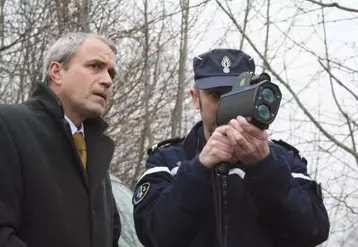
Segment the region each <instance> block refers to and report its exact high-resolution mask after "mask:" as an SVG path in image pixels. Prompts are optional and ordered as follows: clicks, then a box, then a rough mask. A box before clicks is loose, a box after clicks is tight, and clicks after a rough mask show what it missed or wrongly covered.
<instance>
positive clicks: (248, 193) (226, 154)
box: [133, 49, 329, 247]
mask: <svg viewBox="0 0 358 247" xmlns="http://www.w3.org/2000/svg"><path fill="white" fill-rule="evenodd" d="M254 70H255V64H254V61H253V59H252V58H251V57H250V56H248V55H247V54H245V53H244V52H242V51H239V50H231V49H217V50H213V51H210V52H207V53H205V54H202V55H199V56H197V57H195V58H194V73H195V87H194V88H192V89H191V90H190V93H191V96H192V99H193V103H194V106H195V108H196V109H198V110H200V114H201V118H202V121H200V122H198V123H197V124H196V125H195V126H194V127H193V128H192V130H191V131H190V133H189V134H188V135H187V136H186V137H185V138H183V139H180V138H179V139H172V140H167V141H164V142H161V143H159V145H155V146H154V147H153V148H152V149H151V150H149V157H148V160H147V162H146V171H145V172H144V174H143V175H142V176H141V178H140V179H139V181H138V183H137V185H136V190H135V193H134V195H133V204H134V220H135V227H136V231H137V234H138V237H139V239H140V241H141V242H142V243H143V244H144V245H145V246H146V247H169V246H170V247H181V246H185V247H213V246H220V247H313V246H316V245H319V244H320V243H322V242H324V241H325V240H326V239H327V237H328V232H329V220H328V216H327V212H326V209H325V206H324V204H323V200H322V196H321V189H320V185H319V184H317V183H316V182H315V181H314V180H313V179H312V178H311V177H310V176H309V174H308V173H307V168H306V160H305V159H304V158H302V157H301V156H300V155H299V152H298V151H297V149H295V148H294V147H292V146H290V145H289V144H287V143H285V142H283V141H277V142H276V143H274V142H270V141H269V140H268V136H267V133H266V132H265V131H264V130H261V129H259V128H257V127H255V126H254V125H253V124H251V123H250V122H249V121H247V119H245V118H243V117H242V116H238V117H237V118H234V119H232V120H231V121H230V123H228V124H227V125H222V126H219V127H217V126H216V121H215V120H216V119H215V117H216V111H217V105H218V100H219V98H220V95H221V94H222V93H224V92H228V91H230V90H231V87H232V86H234V85H235V84H236V83H237V76H238V75H239V74H240V73H241V72H252V73H253V72H254ZM221 163H230V167H229V172H228V175H227V180H225V179H224V178H225V177H223V179H222V181H220V183H221V182H222V184H221V185H222V186H223V187H222V189H221V188H220V190H216V189H213V187H214V188H215V186H216V185H217V183H216V181H217V180H216V179H213V178H215V174H216V171H215V169H214V168H215V167H216V166H217V165H218V164H221ZM220 191H221V193H222V195H220V194H219V192H220ZM214 192H216V194H215V193H214Z"/></svg>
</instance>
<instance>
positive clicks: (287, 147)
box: [271, 139, 307, 165]
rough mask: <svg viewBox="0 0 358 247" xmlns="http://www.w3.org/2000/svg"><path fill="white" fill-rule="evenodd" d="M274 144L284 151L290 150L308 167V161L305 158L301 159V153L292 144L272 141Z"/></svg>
mask: <svg viewBox="0 0 358 247" xmlns="http://www.w3.org/2000/svg"><path fill="white" fill-rule="evenodd" d="M271 141H272V142H273V143H275V144H277V145H279V146H281V147H283V148H284V149H286V150H288V151H292V152H293V153H294V155H295V157H296V158H298V159H299V160H301V161H302V162H303V163H304V164H306V165H307V160H306V158H305V157H301V155H300V151H299V150H298V149H297V148H295V147H294V146H292V145H291V144H288V143H287V142H285V141H283V140H281V139H280V140H271Z"/></svg>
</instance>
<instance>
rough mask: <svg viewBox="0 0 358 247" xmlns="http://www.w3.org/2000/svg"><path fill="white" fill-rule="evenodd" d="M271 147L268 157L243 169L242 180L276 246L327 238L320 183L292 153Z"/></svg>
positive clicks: (327, 232)
mask: <svg viewBox="0 0 358 247" xmlns="http://www.w3.org/2000/svg"><path fill="white" fill-rule="evenodd" d="M280 148H281V147H277V148H276V150H278V151H280V150H279V149H280ZM270 149H271V151H270V154H269V155H268V157H266V158H265V159H264V160H263V161H262V162H260V163H259V164H257V165H256V166H253V167H249V168H248V169H247V170H246V175H245V178H244V183H245V186H246V188H247V189H248V191H249V192H250V194H251V196H252V197H253V199H254V201H255V202H256V204H257V205H258V208H259V212H260V215H261V216H262V217H263V218H264V219H265V222H267V223H268V224H269V229H271V230H272V231H273V234H274V236H275V237H276V241H277V246H307V247H308V246H310V247H311V246H316V245H318V244H320V243H322V242H324V241H326V240H327V238H328V234H329V228H330V223H329V218H328V214H327V211H326V208H325V206H324V204H323V199H322V198H321V197H320V196H319V195H320V192H321V191H320V185H318V184H317V182H316V181H314V180H313V179H311V178H310V176H309V175H308V173H307V169H306V164H305V163H303V162H302V161H301V160H300V159H298V158H297V157H296V156H295V155H294V153H293V152H288V151H286V150H284V151H282V150H281V151H282V154H280V155H277V154H276V153H275V148H272V147H271V148H270Z"/></svg>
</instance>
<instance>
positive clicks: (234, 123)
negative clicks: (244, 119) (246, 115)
mask: <svg viewBox="0 0 358 247" xmlns="http://www.w3.org/2000/svg"><path fill="white" fill-rule="evenodd" d="M229 125H230V126H231V127H232V128H234V129H235V130H236V131H238V132H240V133H242V132H243V129H242V127H241V126H240V123H239V122H238V121H237V119H231V120H230V122H229Z"/></svg>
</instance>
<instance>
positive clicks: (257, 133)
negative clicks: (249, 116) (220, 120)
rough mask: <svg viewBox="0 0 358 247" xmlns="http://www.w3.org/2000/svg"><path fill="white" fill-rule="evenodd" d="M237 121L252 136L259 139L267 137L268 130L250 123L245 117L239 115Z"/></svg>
mask: <svg viewBox="0 0 358 247" xmlns="http://www.w3.org/2000/svg"><path fill="white" fill-rule="evenodd" d="M237 122H238V123H239V125H240V127H241V128H242V129H243V131H244V132H245V133H247V134H249V135H250V136H252V137H254V138H256V139H259V140H265V139H266V138H267V134H266V131H264V130H262V129H259V128H257V127H256V126H255V125H253V124H251V123H249V122H248V121H247V120H246V119H245V118H244V117H241V116H239V117H237Z"/></svg>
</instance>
